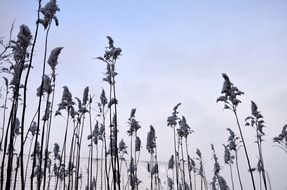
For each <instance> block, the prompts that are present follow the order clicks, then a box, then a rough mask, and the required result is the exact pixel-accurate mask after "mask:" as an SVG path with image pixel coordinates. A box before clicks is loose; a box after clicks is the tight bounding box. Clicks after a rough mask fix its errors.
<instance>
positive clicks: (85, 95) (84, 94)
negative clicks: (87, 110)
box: [83, 86, 89, 106]
mask: <svg viewBox="0 0 287 190" xmlns="http://www.w3.org/2000/svg"><path fill="white" fill-rule="evenodd" d="M88 100H89V87H88V86H87V87H86V88H85V89H84V93H83V105H84V106H85V105H87V103H88Z"/></svg>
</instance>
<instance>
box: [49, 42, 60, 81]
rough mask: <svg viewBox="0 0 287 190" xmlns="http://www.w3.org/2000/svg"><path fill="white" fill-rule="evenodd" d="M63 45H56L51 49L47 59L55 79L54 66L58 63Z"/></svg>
mask: <svg viewBox="0 0 287 190" xmlns="http://www.w3.org/2000/svg"><path fill="white" fill-rule="evenodd" d="M62 49H63V47H56V48H54V49H53V50H52V51H51V54H50V56H49V59H48V64H49V65H50V67H51V69H52V76H53V78H54V79H55V75H56V73H55V72H56V66H57V65H58V57H59V55H60V53H61V51H62Z"/></svg>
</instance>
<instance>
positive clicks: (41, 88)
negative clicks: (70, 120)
mask: <svg viewBox="0 0 287 190" xmlns="http://www.w3.org/2000/svg"><path fill="white" fill-rule="evenodd" d="M50 28H51V22H50V23H49V25H48V28H47V32H46V38H45V48H44V49H45V50H44V60H43V70H42V80H41V86H40V96H39V102H38V120H37V131H39V127H40V118H41V116H40V113H41V103H42V93H43V76H44V74H45V69H46V58H47V49H48V36H49V31H50ZM38 137H39V134H38V133H37V134H36V138H35V144H34V152H36V147H37V146H36V144H37V142H38ZM41 149H42V147H41ZM35 167H36V156H34V158H33V165H32V174H31V176H32V177H31V180H30V188H31V190H33V185H34V183H33V180H34V177H33V176H34V172H35ZM39 177H40V176H39ZM39 177H38V179H37V180H40V178H39ZM39 183H40V182H39ZM38 187H39V186H38Z"/></svg>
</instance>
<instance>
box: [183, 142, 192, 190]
mask: <svg viewBox="0 0 287 190" xmlns="http://www.w3.org/2000/svg"><path fill="white" fill-rule="evenodd" d="M187 146H188V144H187V138H185V152H186V157H187V164H188V167H187V171H188V177H189V186H190V190H192V180H191V173H190V172H191V171H189V164H190V163H189V154H188V147H187Z"/></svg>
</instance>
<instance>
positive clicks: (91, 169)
mask: <svg viewBox="0 0 287 190" xmlns="http://www.w3.org/2000/svg"><path fill="white" fill-rule="evenodd" d="M91 100H92V98H91V97H90V103H89V123H90V133H91V135H93V129H92V114H91V111H92V107H91ZM96 146H97V145H96ZM93 147H94V146H93V137H92V138H91V147H90V148H91V155H90V156H91V162H90V176H89V177H90V186H91V187H92V181H93V180H92V177H93ZM97 168H98V167H97ZM96 182H97V176H96Z"/></svg>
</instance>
